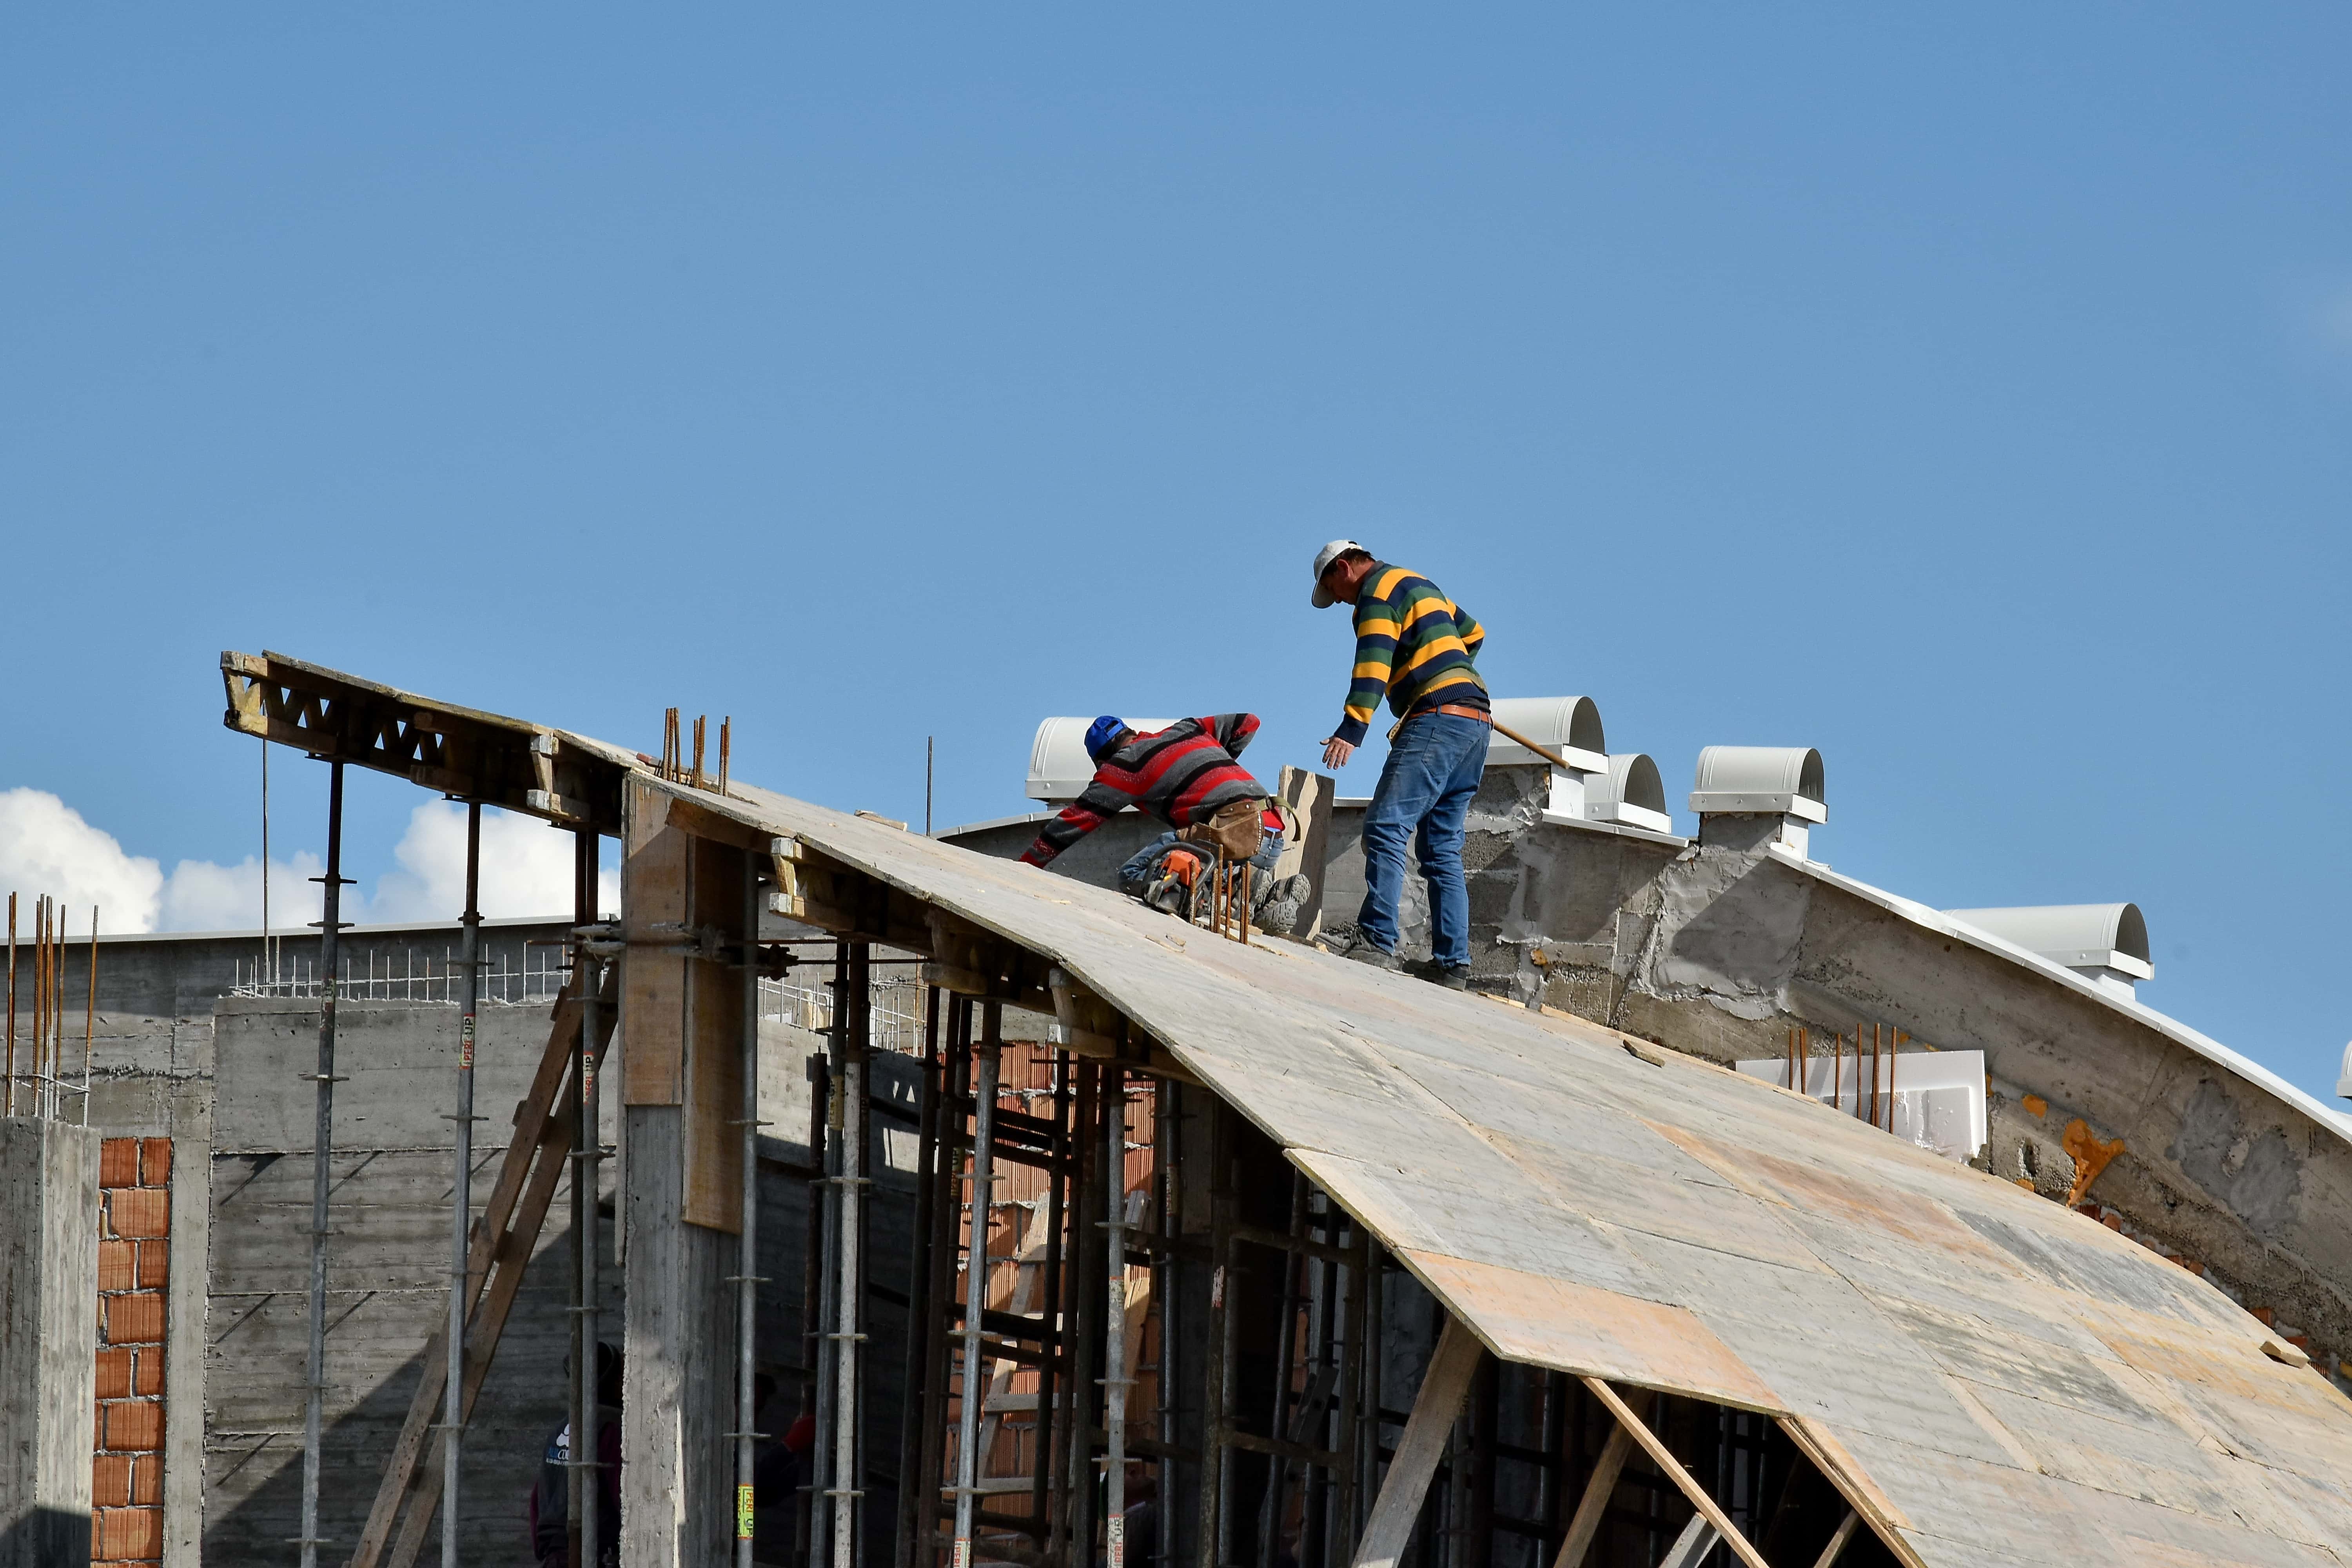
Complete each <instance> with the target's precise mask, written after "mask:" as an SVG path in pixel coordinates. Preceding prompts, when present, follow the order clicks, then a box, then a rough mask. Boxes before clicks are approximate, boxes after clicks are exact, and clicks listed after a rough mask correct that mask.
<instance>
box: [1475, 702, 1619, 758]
mask: <svg viewBox="0 0 2352 1568" xmlns="http://www.w3.org/2000/svg"><path fill="white" fill-rule="evenodd" d="M1491 706H1492V707H1493V709H1494V710H1495V720H1496V722H1497V723H1501V724H1507V725H1509V726H1510V727H1511V728H1512V729H1514V730H1517V731H1518V732H1519V733H1520V734H1522V735H1525V736H1526V737H1527V738H1528V740H1530V741H1533V742H1535V743H1536V744H1537V745H1538V746H1541V747H1543V748H1544V749H1545V750H1547V751H1549V752H1556V753H1558V755H1559V760H1560V761H1561V762H1564V763H1568V764H1569V766H1570V767H1573V768H1581V769H1583V770H1584V771H1585V772H1586V773H1607V772H1608V771H1609V742H1608V740H1607V739H1606V738H1605V737H1604V736H1603V735H1602V734H1601V710H1600V709H1599V708H1598V707H1596V706H1595V705H1594V704H1593V700H1592V699H1591V698H1590V697H1497V698H1496V699H1494V700H1493V702H1492V704H1491ZM1543 761H1544V759H1543V758H1541V757H1538V756H1537V755H1536V754H1535V753H1534V752H1530V751H1528V749H1527V748H1526V747H1525V746H1522V745H1520V744H1519V743H1518V742H1517V741H1510V740H1506V739H1504V737H1503V732H1502V731H1500V730H1497V731H1495V732H1494V733H1493V734H1492V735H1489V736H1488V737H1487V738H1486V765H1487V766H1488V767H1490V768H1493V767H1527V766H1529V765H1531V764H1532V765H1537V766H1540V765H1542V764H1543Z"/></svg>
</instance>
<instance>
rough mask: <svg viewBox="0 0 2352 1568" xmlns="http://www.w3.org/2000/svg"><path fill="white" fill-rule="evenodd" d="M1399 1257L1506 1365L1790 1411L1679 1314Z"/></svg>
mask: <svg viewBox="0 0 2352 1568" xmlns="http://www.w3.org/2000/svg"><path fill="white" fill-rule="evenodd" d="M1396 1256H1397V1257H1398V1258H1400V1259H1401V1260H1402V1262H1403V1263H1404V1264H1405V1266H1406V1267H1407V1268H1410V1269H1411V1270H1412V1273H1413V1275H1414V1276H1415V1277H1416V1278H1417V1279H1420V1280H1421V1281H1422V1282H1423V1284H1425V1285H1427V1286H1428V1287H1429V1289H1430V1291H1431V1292H1432V1293H1433V1295H1435V1296H1436V1297H1437V1298H1438V1300H1441V1301H1444V1303H1445V1304H1446V1306H1447V1308H1448V1309H1449V1310H1452V1311H1454V1313H1455V1314H1457V1315H1458V1316H1461V1317H1464V1318H1467V1319H1469V1320H1470V1321H1472V1322H1473V1323H1475V1325H1476V1326H1477V1329H1478V1331H1479V1333H1480V1335H1481V1336H1482V1337H1483V1338H1485V1339H1486V1342H1487V1343H1488V1344H1489V1345H1490V1346H1492V1347H1493V1349H1494V1352H1495V1353H1496V1355H1498V1356H1501V1357H1502V1358H1503V1359H1504V1360H1506V1361H1515V1362H1519V1363H1524V1364H1526V1365H1528V1366H1541V1367H1549V1368H1550V1369H1551V1370H1553V1371H1554V1372H1565V1373H1570V1374H1572V1375H1575V1376H1580V1377H1581V1376H1587V1375H1591V1376H1598V1377H1605V1378H1609V1379H1612V1381H1615V1382H1621V1383H1633V1384H1641V1385H1643V1386H1644V1387H1650V1388H1672V1389H1675V1391H1677V1392H1679V1393H1685V1394H1690V1395H1692V1396H1693V1397H1695V1398H1700V1399H1706V1400H1711V1401H1713V1402H1714V1403H1716V1404H1718V1405H1737V1406H1738V1407H1739V1408H1741V1409H1743V1410H1760V1411H1764V1412H1766V1413H1768V1414H1774V1415H1779V1414H1783V1413H1785V1412H1786V1410H1787V1408H1788V1406H1787V1405H1786V1404H1785V1403H1784V1402H1783V1401H1782V1399H1781V1397H1780V1394H1777V1393H1775V1392H1774V1391H1773V1389H1772V1388H1771V1387H1770V1385H1769V1384H1766V1383H1765V1382H1764V1380H1763V1379H1761V1378H1759V1377H1758V1376H1757V1375H1756V1373H1754V1372H1752V1371H1751V1370H1749V1368H1748V1365H1747V1363H1744V1362H1742V1361H1741V1360H1740V1359H1739V1357H1738V1355H1737V1354H1736V1353H1735V1352H1733V1351H1732V1349H1731V1347H1730V1346H1728V1345H1727V1344H1725V1343H1724V1342H1723V1341H1722V1340H1721V1339H1719V1338H1718V1337H1717V1335H1716V1332H1715V1331H1714V1330H1712V1329H1710V1328H1708V1327H1707V1326H1706V1323H1705V1322H1704V1321H1701V1320H1700V1319H1699V1318H1698V1317H1697V1316H1696V1314H1694V1313H1692V1312H1691V1311H1690V1310H1687V1309H1685V1308H1682V1307H1670V1306H1665V1305H1662V1304H1661V1303H1659V1302H1656V1301H1645V1300H1641V1299H1639V1298H1638V1297H1633V1296H1625V1295H1620V1294H1618V1293H1617V1292H1615V1291H1612V1290H1597V1289H1591V1288H1590V1287H1587V1286H1583V1285H1573V1284H1570V1283H1569V1282H1568V1281H1566V1280H1563V1279H1551V1278H1548V1277H1546V1276H1544V1275H1540V1274H1533V1273H1529V1272H1528V1271H1526V1270H1524V1269H1517V1268H1501V1267H1499V1266H1497V1265H1495V1264H1491V1263H1474V1262H1472V1261H1470V1260H1469V1259H1467V1258H1447V1257H1444V1256H1443V1255H1441V1254H1437V1253H1429V1252H1420V1251H1413V1250H1409V1249H1407V1250H1400V1251H1399V1252H1398V1253H1397V1255H1396Z"/></svg>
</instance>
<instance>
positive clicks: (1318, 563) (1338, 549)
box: [1311, 539, 1371, 610]
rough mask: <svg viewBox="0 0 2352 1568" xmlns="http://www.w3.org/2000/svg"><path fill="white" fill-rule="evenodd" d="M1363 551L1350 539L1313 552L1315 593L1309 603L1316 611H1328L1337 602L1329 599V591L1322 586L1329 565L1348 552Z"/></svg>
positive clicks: (1366, 552)
mask: <svg viewBox="0 0 2352 1568" xmlns="http://www.w3.org/2000/svg"><path fill="white" fill-rule="evenodd" d="M1363 549H1364V547H1363V546H1362V545H1360V544H1359V543H1357V542H1355V541H1354V540H1352V539H1335V540H1333V541H1332V542H1330V543H1328V544H1327V545H1325V546H1324V547H1323V548H1322V549H1320V550H1318V551H1317V552H1315V593H1314V595H1313V598H1312V600H1311V602H1312V603H1313V605H1315V607H1316V608H1317V609H1318V610H1328V609H1329V608H1330V607H1331V606H1332V605H1334V604H1335V603H1337V602H1338V601H1336V600H1334V599H1333V598H1332V597H1331V591H1330V590H1329V589H1328V588H1326V587H1325V586H1323V574H1324V573H1326V572H1328V571H1329V570H1331V563H1333V562H1334V561H1337V560H1338V559H1339V557H1341V556H1342V555H1345V554H1346V553H1348V552H1349V551H1350V550H1363ZM1364 553H1365V554H1367V555H1369V554H1370V553H1371V552H1370V551H1369V550H1364Z"/></svg>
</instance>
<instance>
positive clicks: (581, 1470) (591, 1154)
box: [570, 827, 604, 1568]
mask: <svg viewBox="0 0 2352 1568" xmlns="http://www.w3.org/2000/svg"><path fill="white" fill-rule="evenodd" d="M602 842H603V840H602V837H601V836H600V835H598V833H597V832H596V830H595V829H594V828H593V827H583V828H582V829H580V830H579V831H578V832H577V833H575V834H574V835H573V837H572V924H573V930H574V936H573V939H572V963H574V964H576V965H577V966H578V968H577V972H576V973H574V975H573V984H574V986H575V988H576V990H577V994H578V995H579V998H580V1044H579V1045H578V1046H577V1047H574V1048H573V1052H572V1081H573V1082H574V1083H576V1084H578V1085H579V1086H580V1092H579V1094H578V1095H577V1096H576V1097H575V1099H574V1101H573V1105H574V1109H575V1110H576V1111H577V1112H578V1116H579V1120H578V1121H577V1122H576V1123H574V1125H573V1129H572V1292H573V1299H572V1469H571V1472H570V1473H571V1497H572V1502H573V1507H572V1516H571V1517H572V1540H573V1542H575V1543H576V1550H575V1552H574V1553H573V1555H572V1562H573V1563H578V1564H581V1568H595V1565H596V1563H598V1562H599V1560H600V1558H601V1555H602V1551H601V1542H602V1538H603V1535H604V1468H603V1458H604V1433H603V1431H602V1430H601V1426H602V1423H601V1421H600V1416H601V1415H602V1412H601V1410H600V1409H599V1407H598V1405H597V1395H598V1394H599V1392H600V1389H601V1384H602V1383H603V1373H604V1368H603V1365H602V1362H603V1357H602V1355H601V1353H600V1352H601V1351H602V1349H603V1337H602V1335H601V1334H600V1333H599V1332H598V1323H597V1318H598V1312H597V1307H596V1300H597V1296H598V1294H599V1292H600V1290H601V1289H602V1284H601V1281H600V1280H599V1279H598V1278H597V1269H598V1261H599V1260H598V1258H597V1249H598V1247H600V1246H601V1241H600V1238H599V1237H598V1235H597V1223H596V1220H597V1215H596V1200H597V1196H598V1192H599V1188H600V1186H601V1181H600V1175H599V1173H601V1172H602V1171H603V1170H604V1163H603V1162H604V1118H603V1115H602V1112H601V1110H600V1109H599V1105H598V1101H597V1099H596V1054H595V1039H596V1005H597V1003H598V1002H599V1001H601V1000H602V999H603V998H602V995H601V993H602V990H603V987H604V961H603V960H601V959H599V958H596V957H595V956H593V954H591V953H590V952H589V951H588V937H587V935H586V928H588V927H589V926H592V925H593V924H595V922H596V915H597V912H598V911H597V909H596V858H597V853H598V850H599V847H600V846H601V844H602Z"/></svg>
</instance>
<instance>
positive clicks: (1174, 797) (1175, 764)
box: [1021, 713, 1282, 901]
mask: <svg viewBox="0 0 2352 1568" xmlns="http://www.w3.org/2000/svg"><path fill="white" fill-rule="evenodd" d="M1256 733H1257V715H1256V714H1255V713H1216V714H1212V715H1210V716H1208V717H1206V718H1201V719H1180V720H1178V721H1176V722H1175V723H1173V724H1171V725H1169V726H1168V728H1166V729H1165V730H1160V731H1154V732H1153V733H1151V734H1149V735H1139V734H1137V733H1136V732H1135V731H1133V730H1130V729H1129V728H1128V727H1127V725H1126V723H1125V722H1124V721H1121V720H1120V719H1119V718H1118V717H1117V716H1116V715H1115V714H1109V713H1106V714H1104V715H1103V716H1102V717H1101V718H1099V719H1097V720H1096V721H1094V722H1093V723H1092V724H1089V725H1088V726H1087V756H1089V757H1091V758H1092V759H1094V764H1095V776H1094V779H1093V781H1092V782H1091V783H1089V784H1087V787H1086V790H1085V792H1084V793H1083V794H1081V795H1079V796H1078V798H1077V799H1076V800H1074V801H1072V802H1071V803H1070V804H1069V805H1066V806H1064V807H1063V808H1062V811H1061V814H1060V815H1059V816H1055V818H1054V820H1053V821H1051V822H1049V823H1047V824H1046V825H1045V831H1044V832H1042V833H1040V834H1038V835H1037V841H1036V842H1035V843H1034V844H1032V845H1031V846H1029V847H1028V849H1027V850H1026V851H1025V852H1024V854H1023V855H1022V857H1021V858H1022V859H1023V860H1024V861H1026V862H1027V863H1028V864H1030V865H1032V866H1045V865H1048V864H1050V863H1051V862H1052V861H1053V859H1054V858H1055V856H1057V855H1059V854H1061V852H1062V851H1063V850H1065V849H1067V848H1068V847H1070V846H1071V845H1073V844H1076V842H1077V841H1078V840H1079V839H1081V838H1084V837H1086V836H1087V834H1089V833H1092V832H1093V831H1094V830H1095V829H1096V828H1097V827H1100V826H1102V825H1103V824H1104V823H1105V822H1107V821H1108V820H1109V819H1110V818H1112V817H1113V816H1118V813H1119V812H1121V811H1122V810H1124V809H1126V808H1127V807H1128V806H1130V805H1131V806H1134V807H1135V808H1136V809H1138V810H1139V811H1143V812H1147V813H1149V814H1150V815H1151V816H1156V817H1158V818H1159V819H1160V821H1162V822H1164V823H1166V824H1167V825H1168V827H1169V831H1168V832H1166V833H1164V834H1162V835H1161V836H1160V837H1158V838H1156V839H1154V840H1152V842H1150V844H1147V845H1145V846H1144V847H1143V848H1142V849H1141V850H1139V851H1138V852H1137V853H1136V854H1135V855H1134V856H1132V857H1131V858H1129V860H1128V862H1127V864H1126V865H1124V866H1121V867H1120V868H1118V885H1119V890H1120V891H1121V892H1124V893H1128V894H1129V895H1130V896H1137V897H1139V896H1141V895H1142V893H1143V891H1144V890H1145V886H1146V884H1147V883H1148V881H1149V879H1150V875H1151V872H1152V871H1153V869H1154V868H1156V867H1157V866H1158V865H1159V864H1160V861H1161V860H1163V859H1164V858H1166V857H1167V856H1168V854H1169V852H1170V851H1171V850H1172V849H1177V848H1178V847H1181V846H1182V845H1184V844H1187V843H1191V844H1198V845H1201V846H1202V847H1203V848H1205V849H1208V850H1210V851H1211V852H1212V853H1213V851H1214V850H1215V849H1217V848H1219V847H1222V848H1223V850H1224V852H1225V854H1226V855H1227V856H1228V857H1230V858H1233V859H1236V860H1246V861H1248V862H1249V864H1250V866H1251V867H1252V868H1253V869H1254V870H1255V873H1256V876H1257V879H1258V881H1259V884H1260V885H1259V888H1258V889H1257V894H1258V900H1263V899H1264V898H1265V896H1266V895H1267V894H1268V893H1270V892H1271V891H1272V889H1270V888H1269V887H1267V886H1266V885H1265V884H1266V883H1267V882H1268V881H1269V880H1270V874H1271V873H1272V871H1273V870H1274V863H1275V860H1276V858H1277V857H1279V856H1280V855H1281V853H1282V817H1281V816H1280V815H1279V814H1277V813H1276V812H1275V811H1273V810H1272V809H1270V807H1271V805H1272V803H1271V800H1270V798H1269V794H1268V791H1267V790H1266V787H1265V785H1264V784H1260V783H1258V782H1257V780H1255V779H1254V778H1252V777H1251V776H1250V775H1249V774H1248V773H1245V772H1244V771H1243V769H1242V765H1241V764H1240V763H1237V762H1235V761H1234V757H1236V756H1237V755H1239V754H1240V752H1241V751H1242V749H1243V748H1244V747H1245V746H1247V745H1248V744H1249V743H1250V737H1251V736H1253V735H1255V734H1256ZM1254 901H1255V900H1254Z"/></svg>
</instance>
